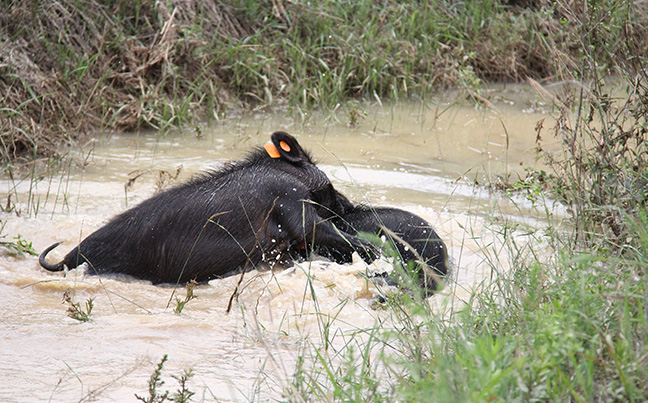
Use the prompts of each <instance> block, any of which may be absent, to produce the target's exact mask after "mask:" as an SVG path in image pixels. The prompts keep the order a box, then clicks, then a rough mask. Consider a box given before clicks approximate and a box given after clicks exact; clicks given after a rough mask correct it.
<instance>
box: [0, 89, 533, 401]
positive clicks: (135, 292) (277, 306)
mask: <svg viewBox="0 0 648 403" xmlns="http://www.w3.org/2000/svg"><path fill="white" fill-rule="evenodd" d="M445 98H446V99H448V100H452V101H454V100H455V97H454V96H453V95H448V96H446V97H445ZM446 99H444V98H439V99H437V100H435V101H434V102H432V101H428V102H427V103H426V104H425V105H423V104H420V103H408V104H405V103H403V104H398V105H393V106H386V105H365V106H363V109H364V111H365V112H366V115H365V116H361V119H360V121H359V124H358V125H357V126H356V127H354V128H350V127H349V125H348V123H349V120H350V116H351V115H350V114H349V113H348V112H344V111H337V113H335V114H328V115H325V116H311V117H310V118H309V119H308V120H307V123H303V122H302V123H299V122H295V121H294V120H291V119H288V118H285V117H283V116H281V115H279V114H266V113H257V114H252V115H249V116H243V117H239V118H229V119H226V120H224V121H222V122H217V123H215V124H212V125H210V126H209V127H200V128H194V129H187V130H185V131H184V132H181V133H169V134H165V135H164V136H162V135H159V134H156V133H147V134H142V133H140V134H129V135H119V136H111V137H108V136H105V137H103V136H102V137H99V138H98V139H96V140H95V141H93V142H91V143H88V144H83V145H81V146H80V147H79V149H75V151H74V152H73V153H74V159H73V160H74V163H73V164H71V165H70V166H68V167H66V168H64V169H61V170H58V171H56V172H52V171H48V170H47V169H45V168H43V167H42V164H41V165H38V166H37V164H34V165H28V166H24V167H22V168H19V169H16V170H15V171H14V173H13V177H9V176H3V177H2V178H1V182H0V189H2V190H0V192H2V193H3V194H0V196H2V197H1V199H2V203H3V204H4V203H5V202H6V200H7V198H6V195H11V199H10V207H12V208H13V211H11V212H3V213H1V215H0V219H1V220H2V221H3V223H4V225H5V226H4V229H3V231H2V235H4V236H5V238H4V239H3V240H4V241H7V240H12V239H13V238H14V237H15V236H18V235H22V236H23V237H24V238H25V239H26V240H28V241H31V242H33V246H34V248H35V249H36V250H37V251H39V252H40V251H42V250H43V248H45V247H47V246H48V245H50V244H52V243H54V242H56V241H64V242H65V243H64V244H63V245H61V246H60V247H59V248H58V249H57V250H56V251H54V252H53V253H52V254H51V255H50V256H51V258H52V260H54V259H60V258H61V257H62V256H63V255H64V254H65V253H67V251H68V250H70V249H71V248H72V247H74V246H75V245H76V244H77V243H78V242H79V240H80V239H82V238H83V237H84V236H86V235H88V234H90V233H91V232H92V231H94V230H95V229H97V228H98V227H99V226H101V225H102V223H104V222H106V221H107V220H108V219H109V218H110V217H112V216H113V215H115V214H117V213H119V212H121V211H123V210H124V209H126V208H127V207H129V206H134V205H136V204H137V203H138V202H140V201H141V200H144V199H145V198H147V197H149V196H151V195H152V194H153V193H154V192H155V190H156V188H158V187H164V186H170V185H172V184H173V183H177V182H181V181H184V180H186V179H187V178H189V177H191V176H192V175H194V174H196V173H199V172H201V171H204V170H206V169H211V168H218V167H220V166H222V165H223V164H224V163H225V162H226V161H228V160H232V159H236V158H240V157H241V156H243V155H245V152H246V150H248V149H249V148H250V147H253V146H257V145H261V144H264V143H265V142H267V141H268V138H269V135H270V133H271V132H272V131H274V130H285V131H288V132H290V133H293V134H295V135H296V137H297V138H298V140H299V141H300V143H301V144H302V146H303V147H304V148H306V149H308V150H310V151H311V152H312V153H313V154H314V155H315V156H316V159H317V160H318V162H319V166H320V167H321V168H322V170H324V171H325V172H326V173H327V174H328V175H329V177H330V178H331V180H332V182H333V183H334V184H335V186H336V187H337V188H338V190H339V191H341V192H342V193H344V194H346V195H347V196H348V197H349V198H351V199H352V200H354V201H356V202H365V203H371V204H373V205H388V206H395V207H400V208H403V209H407V210H410V211H412V212H414V213H416V214H419V215H421V216H422V217H424V218H426V219H427V220H428V221H430V222H431V223H432V224H434V225H435V227H436V229H437V232H438V233H439V235H440V236H441V237H442V238H443V239H445V241H446V243H447V245H448V249H449V254H450V256H451V260H452V262H453V266H454V271H453V274H452V278H451V279H450V280H449V286H448V287H447V288H446V289H445V290H444V291H443V292H442V293H441V294H439V295H436V296H433V297H432V298H431V299H430V302H431V303H432V304H434V305H439V306H441V305H444V306H446V307H447V306H450V307H452V306H455V305H456V304H460V302H461V301H463V300H466V299H467V298H468V296H469V295H470V290H471V289H473V288H474V287H476V286H477V285H479V284H481V283H482V282H484V281H488V279H489V278H491V276H492V275H493V271H492V269H491V265H489V263H488V260H489V259H487V258H486V257H487V256H490V255H489V254H488V253H487V252H485V251H484V249H483V248H484V245H489V244H490V243H491V242H492V241H493V237H495V236H496V235H494V232H493V231H491V230H490V228H492V225H493V224H492V220H491V217H492V216H493V215H498V216H504V217H507V219H510V220H513V221H516V222H519V223H522V224H524V225H531V226H536V225H538V223H541V220H542V215H541V214H538V213H537V212H536V211H535V210H534V209H533V208H532V206H530V205H529V204H527V203H526V202H525V200H524V199H517V200H515V202H513V203H512V202H510V201H509V200H508V199H505V198H502V197H500V196H498V195H497V194H493V193H491V192H489V191H488V190H485V189H483V188H480V187H475V186H473V184H472V183H473V181H474V180H475V178H477V179H478V180H479V181H480V182H483V181H484V180H485V179H488V178H493V177H495V176H497V175H508V174H511V173H515V172H521V171H522V168H523V167H526V166H534V165H535V159H534V153H533V147H534V140H535V132H534V127H535V125H536V122H537V121H538V120H540V119H542V118H544V117H545V115H543V113H542V111H541V108H538V104H537V102H536V100H535V97H534V96H533V94H531V92H530V90H528V89H526V88H524V87H507V88H499V89H498V90H497V91H496V92H494V93H493V94H492V98H491V99H492V102H493V104H494V105H495V107H496V108H497V110H492V109H483V108H476V107H474V106H472V105H455V104H451V103H449V102H447V100H446ZM161 172H162V174H161ZM164 172H166V174H164ZM178 172H179V173H178ZM176 173H178V174H177V177H176V178H174V179H169V178H170V177H171V176H176ZM34 178H36V179H34ZM160 178H166V180H164V181H163V183H160ZM129 179H130V182H132V183H130V185H129V186H126V184H127V183H129ZM490 260H491V261H492V260H493V259H492V258H490ZM497 264H501V265H502V266H501V267H498V268H497V269H498V270H506V267H505V266H506V264H505V263H502V262H498V263H497ZM373 266H375V267H371V268H370V269H376V270H384V269H388V268H389V265H388V263H387V262H384V261H378V262H376V263H374V264H373ZM367 269H368V268H367V267H366V265H365V264H364V263H362V262H356V263H354V264H350V265H335V264H331V263H328V262H325V261H319V260H316V261H313V262H310V263H309V262H307V263H303V264H299V265H296V266H295V267H293V268H290V269H286V270H275V271H274V272H250V273H247V274H246V275H245V278H244V280H243V285H244V286H245V287H244V289H243V292H242V294H241V295H240V297H239V298H238V299H237V300H236V301H235V302H234V305H233V310H232V312H231V313H229V314H226V313H225V309H226V306H227V304H228V301H229V299H230V296H231V295H232V292H233V291H234V289H235V287H236V283H237V282H238V280H239V279H238V277H230V278H226V279H221V280H214V281H211V282H210V283H209V284H206V285H201V286H198V287H197V288H196V290H195V295H196V296H197V298H196V299H194V300H191V301H189V302H188V303H187V304H186V306H185V308H184V310H183V311H182V312H181V313H180V314H177V313H175V312H174V307H175V306H176V299H177V298H182V297H184V295H185V294H186V291H185V290H184V289H182V288H181V289H173V288H170V287H156V286H152V285H151V284H149V283H147V282H142V281H133V280H128V279H119V278H97V277H84V276H83V273H82V272H77V271H71V272H70V273H68V274H67V276H63V275H62V274H61V273H48V272H46V271H44V270H42V269H40V268H39V266H38V263H37V258H36V257H33V256H29V257H12V256H9V255H7V254H3V255H1V256H0V295H1V296H2V304H0V317H1V319H2V325H1V326H0V362H2V363H3V365H2V367H0V382H1V383H2V384H3V385H5V387H4V388H2V390H0V401H3V402H13V401H15V402H32V401H52V402H70V401H86V400H93V399H96V400H97V401H102V402H124V401H135V396H134V394H135V393H138V394H139V395H141V396H147V381H148V378H149V376H150V375H151V373H152V372H153V369H154V368H155V364H156V363H157V362H159V361H160V359H161V358H162V356H163V355H165V354H168V361H167V363H166V364H165V367H164V370H163V380H164V381H165V382H166V383H165V385H164V387H163V388H162V389H163V390H166V389H170V390H175V389H176V387H177V383H176V381H175V380H174V379H172V378H171V377H170V375H178V374H180V373H181V371H182V370H183V369H185V368H190V367H191V368H193V371H194V373H195V376H194V377H193V378H192V380H191V382H190V389H192V390H193V391H197V392H198V396H199V397H198V398H197V399H196V400H197V401H202V400H205V401H226V402H227V401H248V400H259V401H266V400H267V399H276V398H280V397H281V393H282V390H283V388H284V387H285V386H286V384H287V382H289V381H290V375H291V374H292V372H293V370H294V367H295V362H296V360H297V357H298V356H299V354H300V351H302V348H304V346H305V345H308V344H309V343H314V344H318V343H321V342H322V338H323V336H322V335H323V334H327V333H326V332H325V331H324V329H327V330H328V334H330V335H335V336H330V338H331V339H332V341H333V342H334V343H336V342H339V341H343V340H344V338H345V335H346V334H350V333H353V332H357V330H358V329H363V328H370V327H373V326H374V325H375V323H376V321H377V320H379V319H381V316H384V315H386V313H385V312H384V311H379V310H378V311H377V310H374V309H373V298H374V296H375V295H376V294H377V289H376V286H375V285H374V284H372V283H371V282H368V281H367V280H365V278H364V277H363V274H364V273H366V271H367ZM65 291H69V292H70V295H71V296H72V298H73V300H74V301H75V302H77V303H80V304H81V305H84V304H85V302H86V301H87V300H88V299H89V298H93V301H94V310H93V311H92V314H91V318H92V320H91V321H90V322H87V323H82V322H79V321H77V320H75V319H72V318H70V317H68V316H67V311H66V310H67V306H68V305H66V304H63V303H62V296H63V293H64V292H65ZM6 385H13V386H11V387H6Z"/></svg>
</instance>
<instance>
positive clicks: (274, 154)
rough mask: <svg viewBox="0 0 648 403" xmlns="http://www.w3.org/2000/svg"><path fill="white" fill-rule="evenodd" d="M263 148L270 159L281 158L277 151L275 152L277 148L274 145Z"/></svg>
mask: <svg viewBox="0 0 648 403" xmlns="http://www.w3.org/2000/svg"><path fill="white" fill-rule="evenodd" d="M263 148H265V150H266V152H267V153H268V155H269V156H271V157H272V158H281V154H279V150H277V147H275V146H274V144H266V145H264V146H263Z"/></svg>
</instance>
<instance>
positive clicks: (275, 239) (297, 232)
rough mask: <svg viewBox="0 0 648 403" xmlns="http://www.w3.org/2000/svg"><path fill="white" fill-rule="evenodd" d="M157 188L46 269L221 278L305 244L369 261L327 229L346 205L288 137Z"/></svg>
mask: <svg viewBox="0 0 648 403" xmlns="http://www.w3.org/2000/svg"><path fill="white" fill-rule="evenodd" d="M271 140H272V144H268V145H266V150H263V149H261V148H259V149H256V150H255V151H254V152H252V153H251V154H250V155H249V156H248V158H247V159H245V160H242V161H239V162H234V163H231V164H229V165H228V166H227V167H225V168H223V169H221V170H220V171H216V172H211V173H206V174H204V175H202V176H200V177H197V178H194V179H193V180H191V181H189V182H187V183H185V184H182V185H179V186H177V187H174V188H171V189H169V190H167V191H164V192H162V193H160V194H158V195H155V196H153V197H151V198H150V199H148V200H145V201H144V202H142V203H141V204H139V205H138V206H136V207H134V208H132V209H130V210H127V211H125V212H123V213H121V214H120V215H118V216H116V217H114V218H113V219H112V220H111V221H109V222H108V223H107V224H106V225H104V226H103V227H101V228H99V229H98V230H97V231H96V232H94V233H92V234H91V235H89V236H88V237H87V238H85V239H84V240H83V241H82V242H81V243H80V244H79V245H78V246H77V247H76V248H75V249H74V250H72V251H71V252H70V253H68V254H67V256H65V258H64V259H63V261H62V262H60V263H58V264H50V263H47V262H46V261H45V257H46V256H47V254H48V253H49V252H50V251H51V250H52V249H54V248H55V247H56V246H58V245H59V244H60V243H57V244H54V245H52V246H50V247H49V248H47V249H46V250H45V251H44V252H43V253H42V254H41V256H40V258H39V262H40V264H41V266H43V267H44V268H45V269H47V270H50V271H61V270H64V268H65V267H67V268H75V267H77V266H78V265H80V264H82V263H84V262H87V263H88V265H89V268H88V269H87V272H88V273H89V274H107V273H118V274H126V275H131V276H133V277H136V278H140V279H144V280H150V281H151V282H153V283H154V284H159V283H185V282H187V281H190V280H195V281H197V282H203V281H207V280H210V279H213V278H217V277H222V276H225V275H228V274H233V273H234V272H236V271H238V270H241V269H252V268H253V267H256V265H258V264H259V263H260V262H262V261H264V262H268V263H270V264H271V265H272V264H273V263H274V262H276V261H278V260H280V259H281V258H282V256H284V252H285V251H286V250H287V249H288V248H291V247H299V246H301V247H305V246H304V245H306V244H308V243H309V242H314V243H316V244H318V245H324V246H325V247H327V248H330V249H331V250H338V249H341V248H342V249H346V248H354V249H358V250H361V251H364V252H362V253H363V256H364V257H365V258H367V259H370V258H371V256H372V255H373V254H374V253H375V252H373V251H372V250H371V248H372V247H371V245H369V244H368V243H367V242H365V241H363V240H360V239H358V238H357V237H356V236H355V235H349V234H346V233H344V232H339V231H338V230H336V229H335V228H334V227H333V225H332V223H331V222H330V221H328V220H326V219H327V218H330V217H331V216H334V215H337V214H341V215H343V214H344V213H345V212H346V209H348V208H352V205H351V203H349V202H348V200H346V198H344V197H339V196H338V195H339V194H338V193H337V192H336V191H335V189H334V188H333V185H331V182H330V181H329V179H328V178H327V176H326V175H325V174H324V173H323V172H322V171H321V170H319V169H318V168H317V167H316V166H315V164H314V163H313V162H312V160H311V157H310V155H309V154H307V153H306V152H304V150H303V149H302V148H301V146H300V145H299V143H297V141H296V140H295V138H294V137H292V136H291V135H289V134H287V133H284V132H275V133H273V134H272V138H271Z"/></svg>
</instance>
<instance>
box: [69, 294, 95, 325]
mask: <svg viewBox="0 0 648 403" xmlns="http://www.w3.org/2000/svg"><path fill="white" fill-rule="evenodd" d="M63 303H65V304H67V305H68V309H67V312H68V316H69V317H70V318H72V319H76V320H78V321H79V322H89V321H90V320H91V319H90V314H91V313H92V308H94V299H93V298H88V299H87V300H86V303H85V308H84V307H82V306H81V304H79V303H77V302H74V301H73V299H72V295H71V294H70V291H65V292H64V293H63Z"/></svg>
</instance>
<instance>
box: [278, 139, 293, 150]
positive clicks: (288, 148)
mask: <svg viewBox="0 0 648 403" xmlns="http://www.w3.org/2000/svg"><path fill="white" fill-rule="evenodd" d="M279 147H281V149H282V150H284V151H285V152H287V153H289V152H290V146H289V145H288V143H286V142H285V141H280V142H279Z"/></svg>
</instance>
